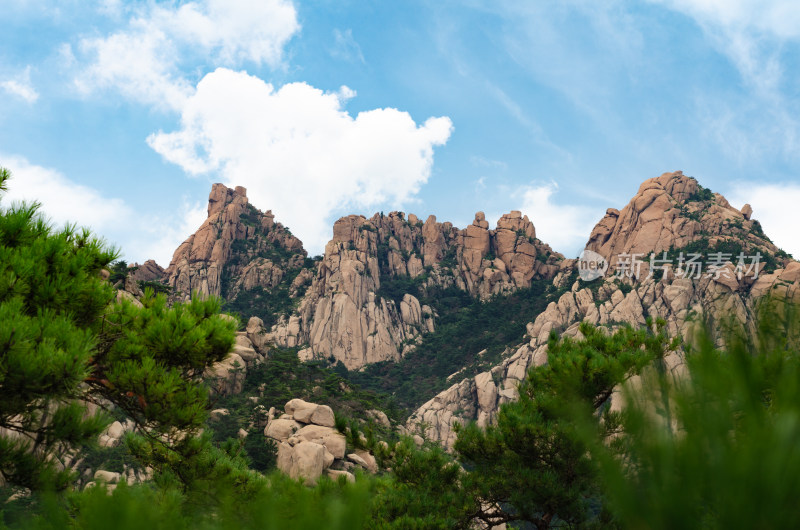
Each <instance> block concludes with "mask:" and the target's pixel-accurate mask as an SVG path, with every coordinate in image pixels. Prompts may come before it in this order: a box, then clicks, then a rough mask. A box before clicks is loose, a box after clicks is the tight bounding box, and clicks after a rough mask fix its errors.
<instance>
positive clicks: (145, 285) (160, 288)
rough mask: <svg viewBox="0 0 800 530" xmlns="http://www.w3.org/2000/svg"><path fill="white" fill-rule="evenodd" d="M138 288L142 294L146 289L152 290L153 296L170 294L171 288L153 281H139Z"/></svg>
mask: <svg viewBox="0 0 800 530" xmlns="http://www.w3.org/2000/svg"><path fill="white" fill-rule="evenodd" d="M139 288H140V289H141V290H142V292H144V291H146V290H147V289H152V290H153V293H155V294H166V295H169V294H172V287H170V286H169V285H166V284H163V283H161V282H157V281H154V280H140V281H139Z"/></svg>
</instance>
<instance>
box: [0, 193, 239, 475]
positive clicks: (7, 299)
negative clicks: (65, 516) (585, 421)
mask: <svg viewBox="0 0 800 530" xmlns="http://www.w3.org/2000/svg"><path fill="white" fill-rule="evenodd" d="M37 208H38V206H37V205H35V204H34V205H26V204H21V205H15V206H12V207H11V208H8V209H3V210H2V211H0V427H2V428H3V429H5V431H4V432H3V434H2V435H0V473H2V476H3V479H4V481H5V482H6V483H7V484H11V485H15V486H21V487H26V488H29V489H31V490H41V489H45V488H56V489H64V488H66V487H67V486H68V485H69V483H70V480H71V478H72V476H71V472H70V471H69V470H65V471H62V470H60V469H59V467H60V466H59V463H60V461H61V460H62V459H63V457H64V455H65V454H66V453H67V452H70V451H73V450H75V449H78V448H80V447H82V446H88V447H92V446H93V444H95V443H96V439H97V436H98V434H99V433H100V432H101V431H102V430H103V429H104V428H105V426H106V425H107V424H108V420H109V418H108V417H107V416H106V415H105V414H103V413H99V414H88V413H87V410H86V405H85V402H86V401H92V402H104V403H109V402H110V403H111V404H112V405H113V406H114V407H116V408H117V409H119V410H121V411H124V413H125V414H126V415H128V416H130V417H131V418H132V419H133V420H134V421H135V422H136V423H137V425H138V426H139V427H140V429H141V432H142V433H143V434H142V435H141V436H142V437H143V438H142V439H143V440H145V441H146V442H147V443H146V444H142V443H139V444H138V446H137V447H138V448H139V449H141V448H142V447H145V446H146V445H149V446H150V448H149V449H148V450H149V451H150V452H151V453H154V452H158V451H161V452H173V453H175V454H179V453H180V450H181V447H182V446H186V447H189V448H191V444H192V443H193V442H192V436H193V434H194V433H196V432H197V431H198V430H199V429H200V428H201V427H202V425H203V423H204V421H205V415H206V412H205V404H206V390H205V388H204V387H203V386H202V384H201V383H200V381H199V377H200V375H201V374H202V372H203V371H204V370H205V369H206V367H208V366H210V364H212V363H214V362H216V361H219V360H221V359H222V358H223V357H224V355H225V354H226V353H227V352H228V351H229V350H230V348H231V346H232V344H233V337H234V324H233V323H231V322H229V321H227V320H223V319H221V318H220V317H219V314H218V313H219V303H218V302H217V301H216V300H207V301H200V300H196V301H193V302H191V303H190V304H187V305H181V304H176V305H175V306H172V307H168V306H167V303H166V298H165V297H163V296H157V297H156V296H153V295H152V293H149V294H148V295H146V296H145V297H144V298H143V300H142V304H143V307H136V306H134V305H133V304H131V303H129V302H123V303H121V304H111V302H112V301H113V299H114V290H113V288H112V287H111V285H110V284H109V283H108V282H105V281H103V280H102V278H101V271H102V269H103V268H105V267H107V266H108V265H109V263H111V261H112V260H113V259H114V258H115V257H116V251H114V250H110V249H108V248H107V247H106V246H105V244H104V243H103V242H102V241H100V240H98V239H96V238H94V237H92V235H91V234H90V233H89V232H88V231H86V230H84V231H80V232H78V231H77V230H75V229H74V228H73V227H67V228H65V229H63V230H61V231H54V230H53V229H52V228H51V227H50V226H48V224H47V223H46V222H45V221H44V220H43V219H42V217H41V216H39V215H38V213H37ZM117 268H118V269H119V271H123V270H125V271H126V270H127V267H125V266H124V264H121V263H118V264H117ZM145 452H146V451H145ZM142 455H144V452H142V451H140V452H139V454H137V456H140V457H141V456H142ZM144 462H148V461H147V460H144ZM174 462H175V460H174V459H173V463H174Z"/></svg>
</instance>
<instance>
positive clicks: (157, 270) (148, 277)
mask: <svg viewBox="0 0 800 530" xmlns="http://www.w3.org/2000/svg"><path fill="white" fill-rule="evenodd" d="M130 269H132V270H133V272H132V273H130V274H129V276H130V278H131V279H132V280H133V281H135V282H137V283H138V282H153V281H158V282H160V281H163V280H164V276H165V274H166V271H164V269H163V268H162V267H161V265H159V264H158V263H156V262H155V260H152V259H149V260H147V261H145V262H144V263H142V264H141V265H139V264H138V263H134V264H133V265H131V266H130Z"/></svg>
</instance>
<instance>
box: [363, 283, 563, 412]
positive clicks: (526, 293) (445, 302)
mask: <svg viewBox="0 0 800 530" xmlns="http://www.w3.org/2000/svg"><path fill="white" fill-rule="evenodd" d="M412 294H413V293H412ZM560 294H561V292H560V291H558V290H556V289H553V288H552V286H551V284H550V283H549V282H547V281H544V280H534V282H533V284H532V286H531V287H530V288H527V289H520V290H518V291H515V292H514V293H512V294H507V295H500V296H496V297H494V298H492V299H491V300H488V301H486V302H482V301H479V300H475V299H474V298H472V297H471V296H470V295H469V294H468V293H466V292H464V291H462V290H461V289H458V288H455V287H451V288H447V289H429V290H428V291H427V292H426V293H425V294H423V293H418V295H419V297H420V302H421V303H422V304H429V305H431V306H432V307H433V308H434V310H435V311H436V313H437V314H438V318H437V319H436V331H435V332H434V333H428V334H425V335H423V337H422V341H421V343H420V344H418V345H417V347H416V348H415V349H414V350H412V351H411V352H409V353H407V354H406V355H405V356H403V358H402V359H401V360H400V361H398V362H381V363H374V364H370V365H368V366H366V367H365V368H364V369H363V370H361V371H358V372H355V371H354V372H350V373H349V374H348V376H347V377H348V378H349V379H350V380H351V381H353V382H355V383H357V384H359V385H360V386H362V387H364V388H367V389H372V390H375V391H379V392H382V393H388V394H391V395H392V396H394V398H395V399H396V401H397V404H398V405H399V406H400V407H402V408H403V409H405V410H407V411H410V410H413V409H414V408H416V407H417V406H419V405H421V404H422V403H423V402H424V401H425V400H426V399H428V398H429V397H430V396H432V395H435V394H436V393H437V392H439V391H441V390H444V389H445V388H447V387H448V386H449V385H450V384H451V383H452V382H448V381H447V377H448V376H449V375H451V374H452V373H454V372H456V371H459V370H462V369H463V372H462V373H463V377H469V376H470V375H474V374H477V373H479V372H480V371H482V370H485V369H486V368H488V366H491V365H492V364H494V363H496V362H497V361H499V360H500V358H501V354H502V352H503V351H504V350H505V348H506V347H509V346H513V345H515V344H519V343H520V342H522V340H523V337H524V335H525V329H526V328H525V326H526V325H527V323H528V322H532V321H533V320H534V319H535V318H536V316H537V315H538V314H539V313H540V312H542V311H543V310H544V309H545V308H546V307H547V304H548V303H549V302H550V301H552V300H555V299H557V298H558V296H559V295H560ZM483 350H487V351H486V353H485V354H483V355H480V356H479V355H478V353H479V352H481V351H483Z"/></svg>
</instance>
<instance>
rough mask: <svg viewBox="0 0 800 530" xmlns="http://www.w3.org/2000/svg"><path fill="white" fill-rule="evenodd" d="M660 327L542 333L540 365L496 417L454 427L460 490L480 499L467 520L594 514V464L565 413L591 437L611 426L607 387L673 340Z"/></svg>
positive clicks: (612, 430)
mask: <svg viewBox="0 0 800 530" xmlns="http://www.w3.org/2000/svg"><path fill="white" fill-rule="evenodd" d="M663 328H664V323H663V322H657V323H655V324H654V323H653V322H648V327H647V328H642V329H639V330H634V329H632V328H630V327H623V328H621V329H619V330H618V331H616V332H615V333H613V334H610V333H608V330H606V329H603V328H596V327H593V326H591V325H589V324H586V323H584V324H582V325H581V327H580V331H581V334H582V335H583V338H582V339H581V340H575V339H572V338H562V339H560V340H559V339H558V338H557V337H556V335H555V334H553V335H551V337H550V342H549V344H548V361H547V364H545V365H543V366H538V367H534V368H532V369H531V370H530V371H529V373H528V377H527V379H526V380H525V381H524V382H523V383H522V384H521V385H520V387H519V400H518V401H516V402H513V403H508V404H505V405H503V406H502V407H501V408H500V411H499V413H498V418H497V424H496V425H492V426H488V427H487V428H486V429H480V428H478V427H477V426H476V425H475V424H469V425H467V426H466V427H464V428H462V429H460V432H459V433H458V439H457V441H456V443H455V450H456V453H457V455H458V457H459V459H460V460H461V461H462V462H463V464H464V465H465V467H466V468H467V469H468V470H469V473H467V474H466V475H465V477H464V480H463V487H465V488H468V489H471V490H472V491H473V492H474V494H475V495H476V496H477V497H478V498H480V499H481V500H482V503H481V508H480V510H479V511H478V512H477V513H475V514H474V517H475V518H476V519H479V520H482V521H483V522H484V523H485V524H486V525H487V526H491V525H497V524H501V523H504V522H512V521H526V522H528V523H530V524H532V525H533V526H534V527H536V528H537V529H539V530H542V529H545V528H550V527H556V526H564V525H566V526H572V525H579V524H587V523H590V522H594V523H597V524H600V523H601V522H602V521H603V517H604V515H603V514H601V513H598V512H599V509H598V507H597V505H598V502H599V499H600V498H601V497H602V492H601V491H600V489H599V487H598V477H597V473H596V466H595V464H594V462H592V459H591V458H590V456H589V455H588V448H589V444H588V443H587V441H586V440H584V438H583V436H584V435H583V433H582V430H581V428H580V425H581V423H580V422H576V420H575V419H576V418H579V419H580V420H581V421H582V422H586V424H589V425H591V426H592V427H591V428H592V433H593V436H594V439H597V440H609V439H610V438H611V437H612V436H613V435H615V434H617V433H618V426H619V415H618V413H616V412H612V411H611V410H610V408H609V405H610V398H611V395H612V392H613V390H614V388H615V387H617V386H618V385H620V384H621V383H623V382H624V381H626V380H627V379H629V378H630V377H632V376H633V375H635V374H638V373H639V372H640V371H641V370H642V368H643V367H645V366H647V365H648V364H651V363H652V362H653V361H657V360H660V359H662V358H663V356H664V355H665V353H666V352H667V351H668V350H670V349H672V348H674V347H676V346H677V344H676V343H675V342H674V341H672V342H671V341H670V340H669V339H668V337H667V336H666V334H665V333H664V332H663ZM654 330H655V331H654Z"/></svg>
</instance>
